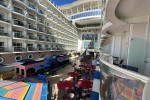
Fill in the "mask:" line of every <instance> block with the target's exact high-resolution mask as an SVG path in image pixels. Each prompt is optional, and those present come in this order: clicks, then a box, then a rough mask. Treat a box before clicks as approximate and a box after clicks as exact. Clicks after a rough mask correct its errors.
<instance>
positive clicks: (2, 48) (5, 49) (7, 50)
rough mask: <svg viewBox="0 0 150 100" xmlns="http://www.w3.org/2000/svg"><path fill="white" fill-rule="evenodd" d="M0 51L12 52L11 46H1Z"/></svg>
mask: <svg viewBox="0 0 150 100" xmlns="http://www.w3.org/2000/svg"><path fill="white" fill-rule="evenodd" d="M0 52H11V50H10V48H9V47H4V46H0Z"/></svg>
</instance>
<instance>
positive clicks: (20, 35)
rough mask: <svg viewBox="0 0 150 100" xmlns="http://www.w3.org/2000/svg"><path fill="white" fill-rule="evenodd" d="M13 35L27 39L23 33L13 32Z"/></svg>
mask: <svg viewBox="0 0 150 100" xmlns="http://www.w3.org/2000/svg"><path fill="white" fill-rule="evenodd" d="M13 35H14V37H15V38H25V37H24V36H23V34H22V33H19V32H13Z"/></svg>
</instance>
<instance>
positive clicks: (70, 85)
mask: <svg viewBox="0 0 150 100" xmlns="http://www.w3.org/2000/svg"><path fill="white" fill-rule="evenodd" d="M57 87H58V89H60V90H67V89H69V90H71V89H72V88H73V87H74V84H73V83H72V82H70V81H60V82H59V83H58V84H57Z"/></svg>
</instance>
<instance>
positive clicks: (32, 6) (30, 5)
mask: <svg viewBox="0 0 150 100" xmlns="http://www.w3.org/2000/svg"><path fill="white" fill-rule="evenodd" d="M28 7H30V8H31V9H33V10H36V6H35V5H34V4H31V3H28Z"/></svg>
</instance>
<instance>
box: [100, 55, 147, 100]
mask: <svg viewBox="0 0 150 100" xmlns="http://www.w3.org/2000/svg"><path fill="white" fill-rule="evenodd" d="M112 60H113V59H112V57H111V56H110V55H106V54H102V53H101V57H100V65H99V66H100V73H101V77H103V78H100V81H101V82H103V83H102V84H101V87H100V96H101V98H104V99H106V100H114V99H115V100H122V99H121V98H122V97H123V98H124V99H129V98H134V99H137V100H138V99H141V100H142V98H143V93H146V92H145V89H144V87H145V85H146V83H147V82H148V80H149V77H146V76H143V75H140V74H138V73H137V72H134V70H132V71H129V70H126V69H123V68H121V67H119V66H116V65H113V64H112ZM104 87H108V88H105V89H106V90H105V91H104V90H103V89H104ZM117 91H118V92H117ZM127 91H128V92H127ZM136 91H138V94H136V93H137V92H136ZM106 93H107V94H106ZM104 94H106V95H107V96H106V95H104ZM114 94H115V95H114ZM127 94H130V95H127ZM146 94H147V93H146ZM125 95H126V96H125Z"/></svg>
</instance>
